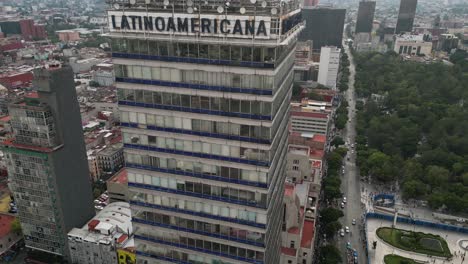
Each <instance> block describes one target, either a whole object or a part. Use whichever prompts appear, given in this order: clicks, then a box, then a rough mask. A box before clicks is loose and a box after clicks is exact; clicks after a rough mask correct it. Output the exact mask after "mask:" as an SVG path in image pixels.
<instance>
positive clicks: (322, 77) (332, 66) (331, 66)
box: [318, 46, 341, 89]
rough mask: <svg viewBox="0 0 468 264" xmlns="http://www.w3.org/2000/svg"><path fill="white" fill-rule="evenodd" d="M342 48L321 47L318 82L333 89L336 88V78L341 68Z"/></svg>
mask: <svg viewBox="0 0 468 264" xmlns="http://www.w3.org/2000/svg"><path fill="white" fill-rule="evenodd" d="M340 52H341V49H339V48H337V47H334V46H326V47H322V48H321V49H320V66H319V73H318V83H320V84H322V85H325V86H327V87H329V88H331V89H336V80H337V78H338V71H339V68H340Z"/></svg>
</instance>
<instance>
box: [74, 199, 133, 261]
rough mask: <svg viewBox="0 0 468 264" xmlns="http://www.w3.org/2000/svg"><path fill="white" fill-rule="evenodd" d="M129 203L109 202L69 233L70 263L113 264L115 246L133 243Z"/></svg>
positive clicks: (115, 252) (115, 258)
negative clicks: (82, 224)
mask: <svg viewBox="0 0 468 264" xmlns="http://www.w3.org/2000/svg"><path fill="white" fill-rule="evenodd" d="M131 220H132V217H131V211H130V205H129V204H128V203H124V202H116V203H111V204H109V205H108V206H106V207H105V208H104V209H103V210H101V211H100V212H99V213H98V214H97V215H96V216H95V217H94V218H93V219H91V220H90V221H89V222H88V224H86V225H85V226H83V227H82V228H73V229H72V230H71V231H70V232H69V233H68V246H69V250H70V256H71V261H72V263H73V264H75V263H76V264H115V263H117V262H118V261H117V251H116V250H117V248H120V247H129V246H133V239H129V237H130V234H132V222H131Z"/></svg>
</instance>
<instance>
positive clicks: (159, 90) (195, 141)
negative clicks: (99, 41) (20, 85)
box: [108, 0, 304, 264]
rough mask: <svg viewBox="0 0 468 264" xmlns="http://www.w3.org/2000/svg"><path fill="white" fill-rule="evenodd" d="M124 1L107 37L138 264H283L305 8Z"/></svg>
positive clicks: (272, 4)
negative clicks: (296, 68)
mask: <svg viewBox="0 0 468 264" xmlns="http://www.w3.org/2000/svg"><path fill="white" fill-rule="evenodd" d="M119 3H121V2H120V1H115V3H114V4H113V5H112V6H111V10H109V11H108V16H109V28H110V33H109V36H110V37H111V38H112V49H113V51H112V53H113V58H114V67H115V71H116V86H117V88H118V97H119V107H120V114H121V115H120V118H121V124H122V132H123V141H124V155H125V159H126V169H127V173H128V186H129V199H130V204H131V207H132V213H133V216H132V217H133V219H132V221H133V230H134V237H135V246H136V254H137V259H138V261H139V263H157V262H164V263H189V262H191V263H192V262H194V263H195V262H196V263H265V264H267V263H268V264H277V263H279V259H280V245H281V239H280V234H281V221H282V213H283V210H282V209H281V208H282V199H283V195H284V193H283V187H284V180H285V178H284V177H285V162H286V152H287V145H288V142H287V138H288V129H287V126H288V116H289V107H290V104H289V101H290V98H291V91H292V83H293V64H294V52H295V46H296V41H297V36H298V34H299V33H300V31H301V30H302V29H303V27H304V24H303V23H302V20H301V12H300V9H299V2H298V1H290V2H288V3H287V4H286V5H283V2H281V1H279V0H273V1H269V2H267V1H263V2H262V1H255V0H252V1H247V2H242V5H241V4H240V2H229V1H227V2H224V1H223V2H222V4H220V2H215V1H206V2H204V1H196V2H195V1H183V0H164V1H159V2H151V3H149V4H143V6H144V9H142V8H140V6H141V4H137V5H131V4H130V5H125V6H122V5H121V4H119ZM139 3H140V2H139ZM281 5H283V6H281Z"/></svg>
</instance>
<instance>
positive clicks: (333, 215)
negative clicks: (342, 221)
mask: <svg viewBox="0 0 468 264" xmlns="http://www.w3.org/2000/svg"><path fill="white" fill-rule="evenodd" d="M320 216H321V217H322V218H321V221H322V222H323V223H330V222H333V221H337V220H338V219H339V218H340V217H343V216H344V214H343V211H341V210H340V209H336V208H333V207H327V208H325V209H323V210H322V211H320Z"/></svg>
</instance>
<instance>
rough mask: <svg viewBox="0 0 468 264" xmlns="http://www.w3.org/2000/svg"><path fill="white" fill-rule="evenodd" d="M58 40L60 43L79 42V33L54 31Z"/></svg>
mask: <svg viewBox="0 0 468 264" xmlns="http://www.w3.org/2000/svg"><path fill="white" fill-rule="evenodd" d="M55 34H57V36H58V38H59V40H60V41H62V42H72V41H78V40H80V39H81V38H80V33H79V32H77V31H74V30H59V31H55Z"/></svg>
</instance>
